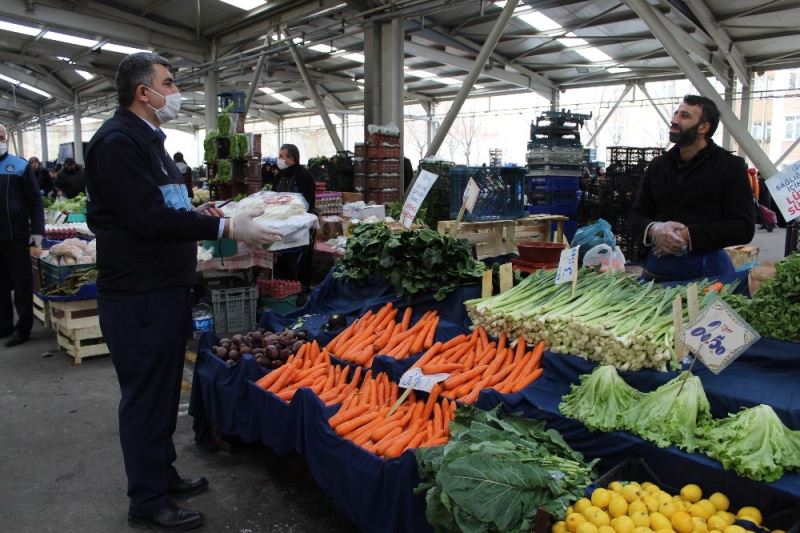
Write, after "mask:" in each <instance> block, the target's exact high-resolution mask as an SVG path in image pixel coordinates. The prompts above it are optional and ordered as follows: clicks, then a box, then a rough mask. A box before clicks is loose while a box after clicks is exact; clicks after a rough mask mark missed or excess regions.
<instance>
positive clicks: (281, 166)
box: [278, 159, 289, 170]
mask: <svg viewBox="0 0 800 533" xmlns="http://www.w3.org/2000/svg"><path fill="white" fill-rule="evenodd" d="M288 166H289V165H287V164H286V160H285V159H278V168H279V169H280V170H283V169H284V168H286V167H288Z"/></svg>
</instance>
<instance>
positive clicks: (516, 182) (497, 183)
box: [450, 165, 527, 221]
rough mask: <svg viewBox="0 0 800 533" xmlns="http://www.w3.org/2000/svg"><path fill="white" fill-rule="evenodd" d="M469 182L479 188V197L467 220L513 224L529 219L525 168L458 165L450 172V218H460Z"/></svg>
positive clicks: (467, 215)
mask: <svg viewBox="0 0 800 533" xmlns="http://www.w3.org/2000/svg"><path fill="white" fill-rule="evenodd" d="M470 179H472V180H474V181H475V183H476V184H477V185H478V188H479V189H480V193H479V194H478V199H477V201H476V202H475V207H474V208H473V210H472V213H464V218H463V219H464V220H467V221H485V220H511V219H516V218H523V217H525V216H527V212H526V211H525V194H524V185H525V169H524V168H522V167H486V166H484V167H466V166H461V165H456V166H454V167H451V168H450V218H452V219H455V218H457V217H458V213H459V211H460V210H461V207H462V205H463V198H464V190H465V189H466V188H467V184H468V183H469V180H470Z"/></svg>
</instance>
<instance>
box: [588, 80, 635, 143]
mask: <svg viewBox="0 0 800 533" xmlns="http://www.w3.org/2000/svg"><path fill="white" fill-rule="evenodd" d="M632 88H633V85H632V84H630V83H629V84H628V85H626V86H625V90H624V91H622V94H621V95H619V98H617V101H616V102H614V105H613V106H611V109H609V110H608V113H606V116H605V118H603V121H602V122H601V123H600V125H599V126H597V129H596V130H594V133H592V136H591V137H589V140H588V141H586V146H592V142H594V140H595V138H597V135H598V134H599V133H600V132H601V131H603V128H604V127H605V125H606V123H608V120H609V119H610V118H611V115H613V114H614V111H616V110H617V108H618V107H619V104H620V103H622V100H624V99H625V97H626V96H627V95H628V93H629V92H631V89H632Z"/></svg>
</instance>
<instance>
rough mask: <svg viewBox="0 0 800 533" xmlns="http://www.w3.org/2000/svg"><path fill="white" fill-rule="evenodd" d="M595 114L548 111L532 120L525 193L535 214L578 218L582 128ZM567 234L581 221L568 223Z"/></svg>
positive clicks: (569, 234)
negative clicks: (576, 216)
mask: <svg viewBox="0 0 800 533" xmlns="http://www.w3.org/2000/svg"><path fill="white" fill-rule="evenodd" d="M590 118H591V115H584V114H578V113H570V112H569V111H566V112H565V111H560V112H558V111H547V112H544V113H542V114H541V115H540V116H539V117H537V118H536V120H535V121H534V122H532V123H531V139H530V141H529V142H528V169H527V175H526V184H525V193H526V200H527V202H528V212H529V213H531V214H551V215H566V216H569V217H571V218H572V217H574V216H575V215H576V213H577V212H578V205H579V201H580V197H579V189H580V176H581V172H582V170H583V166H584V151H583V146H582V145H581V137H580V128H581V127H582V126H583V124H584V122H585V121H586V120H588V119H590ZM566 229H567V231H566V233H567V235H568V236H571V235H573V234H574V232H575V230H576V229H577V223H576V222H575V221H570V222H569V223H568V224H567V228H566Z"/></svg>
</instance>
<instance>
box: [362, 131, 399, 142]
mask: <svg viewBox="0 0 800 533" xmlns="http://www.w3.org/2000/svg"><path fill="white" fill-rule="evenodd" d="M367 142H368V143H369V144H384V143H387V144H400V135H387V134H385V133H369V132H367Z"/></svg>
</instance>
